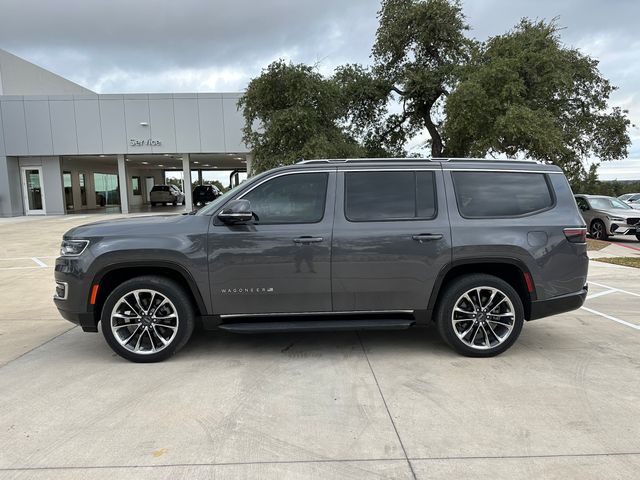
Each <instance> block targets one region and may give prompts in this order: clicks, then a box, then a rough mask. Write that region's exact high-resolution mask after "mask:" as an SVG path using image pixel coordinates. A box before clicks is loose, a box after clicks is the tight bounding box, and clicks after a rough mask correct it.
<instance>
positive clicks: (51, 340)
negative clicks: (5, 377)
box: [0, 325, 78, 471]
mask: <svg viewBox="0 0 640 480" xmlns="http://www.w3.org/2000/svg"><path fill="white" fill-rule="evenodd" d="M74 328H78V326H77V325H74V326H73V327H71V328H69V329H68V330H65V331H64V332H61V333H59V334H58V335H56V336H55V337H51V338H50V339H49V340H47V341H46V342H43V343H41V344H40V345H37V346H35V347H33V348H32V349H30V350H27V351H26V352H23V353H21V354H20V355H18V356H17V357H16V358H12V359H11V360H9V361H8V362H7V363H5V364H3V365H0V368H4V367H6V366H7V365H9V364H10V363H13V362H15V361H16V360H19V359H21V358H22V357H24V356H25V355H28V354H29V353H31V352H33V351H35V350H37V349H39V348H40V347H44V346H45V345H46V344H48V343H51V342H53V341H54V340H55V339H56V338H58V337H61V336H62V335H64V334H65V333H69V332H70V331H71V330H73V329H74ZM0 471H2V469H1V468H0Z"/></svg>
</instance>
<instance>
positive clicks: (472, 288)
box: [436, 274, 524, 357]
mask: <svg viewBox="0 0 640 480" xmlns="http://www.w3.org/2000/svg"><path fill="white" fill-rule="evenodd" d="M436 321H437V323H438V331H439V332H440V335H441V336H442V338H443V339H444V341H445V342H447V343H448V344H449V345H450V346H451V347H453V349H454V350H456V351H457V352H458V353H461V354H463V355H466V356H469V357H492V356H494V355H498V354H500V353H502V352H504V351H505V350H507V349H508V348H509V347H511V345H513V343H514V342H515V341H516V340H517V338H518V336H519V335H520V332H521V330H522V325H523V324H524V309H523V307H522V301H521V300H520V296H519V295H518V293H517V292H516V291H515V290H514V289H513V287H511V285H509V284H508V283H507V282H505V281H504V280H502V279H500V278H498V277H494V276H492V275H485V274H473V275H467V276H464V277H460V278H458V279H456V280H454V281H453V282H452V283H451V284H449V285H448V286H447V287H446V291H445V293H444V294H443V296H442V298H441V299H440V301H439V303H438V309H437V311H436Z"/></svg>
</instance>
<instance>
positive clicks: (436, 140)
mask: <svg viewBox="0 0 640 480" xmlns="http://www.w3.org/2000/svg"><path fill="white" fill-rule="evenodd" d="M424 123H425V125H426V126H427V131H428V132H429V135H431V157H432V158H438V157H442V147H443V145H442V137H441V136H440V132H438V129H437V127H436V125H435V124H434V123H433V121H432V120H431V116H430V115H429V113H428V114H427V115H425V117H424Z"/></svg>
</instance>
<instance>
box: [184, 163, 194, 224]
mask: <svg viewBox="0 0 640 480" xmlns="http://www.w3.org/2000/svg"><path fill="white" fill-rule="evenodd" d="M182 178H183V185H184V207H185V209H186V210H187V212H190V211H191V210H193V197H192V187H191V165H190V163H189V154H188V153H183V154H182Z"/></svg>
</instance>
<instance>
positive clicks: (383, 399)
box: [356, 332, 417, 480]
mask: <svg viewBox="0 0 640 480" xmlns="http://www.w3.org/2000/svg"><path fill="white" fill-rule="evenodd" d="M356 336H357V337H358V341H359V342H360V347H361V348H362V353H364V358H365V359H366V360H367V364H368V365H369V370H370V371H371V375H373V380H374V381H375V382H376V387H378V392H379V393H380V398H382V403H383V404H384V408H385V410H386V411H387V415H389V420H391V425H392V426H393V430H394V431H395V432H396V437H398V442H399V443H400V448H402V453H404V458H405V459H406V461H407V464H408V465H409V470H411V476H412V477H413V480H416V479H417V477H416V472H415V471H414V470H413V465H411V460H409V456H408V455H407V450H406V448H404V443H402V438H400V433H399V432H398V428H397V427H396V422H394V420H393V416H392V415H391V412H390V411H389V406H388V405H387V400H386V399H385V398H384V394H383V393H382V388H380V383H378V377H376V372H374V371H373V366H372V365H371V361H370V360H369V355H368V354H367V350H366V349H365V348H364V343H363V342H362V337H361V336H360V333H359V332H356Z"/></svg>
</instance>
